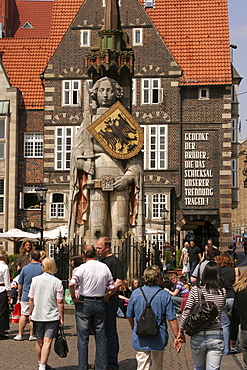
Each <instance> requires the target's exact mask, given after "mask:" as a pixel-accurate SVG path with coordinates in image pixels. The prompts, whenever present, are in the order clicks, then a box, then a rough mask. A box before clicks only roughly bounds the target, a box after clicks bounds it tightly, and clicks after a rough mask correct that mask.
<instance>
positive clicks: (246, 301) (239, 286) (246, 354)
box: [231, 270, 247, 369]
mask: <svg viewBox="0 0 247 370" xmlns="http://www.w3.org/2000/svg"><path fill="white" fill-rule="evenodd" d="M233 288H234V290H235V299H234V304H233V310H232V327H231V346H232V348H236V343H237V337H238V326H239V323H240V325H241V334H240V348H241V350H242V354H243V361H244V369H247V310H246V307H247V270H245V271H244V272H243V273H242V275H240V276H239V278H238V280H237V281H236V282H235V284H234V285H233Z"/></svg>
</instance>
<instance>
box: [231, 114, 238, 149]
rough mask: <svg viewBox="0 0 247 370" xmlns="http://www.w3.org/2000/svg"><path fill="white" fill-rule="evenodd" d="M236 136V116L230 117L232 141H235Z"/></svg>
mask: <svg viewBox="0 0 247 370" xmlns="http://www.w3.org/2000/svg"><path fill="white" fill-rule="evenodd" d="M237 137H238V125H237V120H236V118H233V119H232V143H237V140H238V139H237Z"/></svg>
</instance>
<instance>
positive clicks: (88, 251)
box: [82, 244, 96, 259]
mask: <svg viewBox="0 0 247 370" xmlns="http://www.w3.org/2000/svg"><path fill="white" fill-rule="evenodd" d="M82 254H83V256H84V258H85V259H89V258H95V257H96V249H95V248H94V246H93V245H90V244H86V245H84V247H83V250H82Z"/></svg>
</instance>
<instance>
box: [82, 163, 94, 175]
mask: <svg viewBox="0 0 247 370" xmlns="http://www.w3.org/2000/svg"><path fill="white" fill-rule="evenodd" d="M94 168H95V165H94V162H92V161H91V160H87V161H85V163H84V171H85V172H86V173H88V174H89V175H93V174H94Z"/></svg>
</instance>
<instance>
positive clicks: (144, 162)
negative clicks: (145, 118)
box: [141, 125, 147, 170]
mask: <svg viewBox="0 0 247 370" xmlns="http://www.w3.org/2000/svg"><path fill="white" fill-rule="evenodd" d="M141 128H142V129H143V137H144V140H143V146H142V152H143V166H144V169H145V170H146V169H147V145H146V140H147V126H146V125H141Z"/></svg>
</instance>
